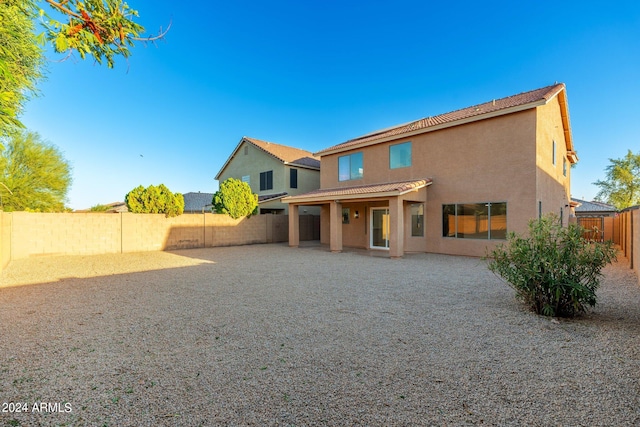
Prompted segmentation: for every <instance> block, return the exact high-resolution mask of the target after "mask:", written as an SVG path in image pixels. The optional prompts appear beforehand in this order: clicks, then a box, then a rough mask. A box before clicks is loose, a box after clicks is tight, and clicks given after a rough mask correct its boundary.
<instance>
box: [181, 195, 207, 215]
mask: <svg viewBox="0 0 640 427" xmlns="http://www.w3.org/2000/svg"><path fill="white" fill-rule="evenodd" d="M182 197H184V211H185V212H202V210H203V209H204V210H211V207H212V206H213V204H212V201H213V193H200V192H197V193H184V194H183V195H182Z"/></svg>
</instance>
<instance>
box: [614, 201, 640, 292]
mask: <svg viewBox="0 0 640 427" xmlns="http://www.w3.org/2000/svg"><path fill="white" fill-rule="evenodd" d="M616 220H618V221H619V233H620V237H619V239H620V250H621V251H622V253H623V254H624V256H625V258H627V259H628V260H629V262H630V264H631V268H632V269H633V270H634V271H635V273H636V275H637V276H638V281H639V282H640V206H634V207H632V208H628V209H625V210H624V211H622V212H621V213H620V215H619V216H618V217H617V218H616Z"/></svg>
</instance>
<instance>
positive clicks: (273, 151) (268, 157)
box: [216, 136, 320, 215]
mask: <svg viewBox="0 0 640 427" xmlns="http://www.w3.org/2000/svg"><path fill="white" fill-rule="evenodd" d="M227 178H235V179H239V180H242V181H244V182H246V183H248V184H249V186H250V187H251V191H253V192H254V193H255V194H257V195H258V209H259V211H260V213H261V214H265V213H271V214H285V215H286V214H287V213H288V211H289V205H288V204H287V203H282V198H283V197H285V196H287V195H290V196H291V195H297V194H301V193H307V192H309V191H312V190H316V189H318V188H320V159H319V158H318V157H316V156H314V155H313V154H312V153H310V152H309V151H305V150H301V149H299V148H294V147H287V146H286V145H280V144H274V143H273V142H266V141H261V140H259V139H255V138H249V137H246V136H245V137H243V138H242V139H241V140H240V142H239V143H238V145H237V146H236V148H235V149H234V150H233V152H232V153H231V156H229V158H228V159H227V161H226V162H225V164H224V165H223V166H222V168H221V169H220V172H218V174H217V175H216V179H217V180H218V181H220V182H223V181H224V180H226V179H227ZM304 213H307V214H315V215H319V214H320V210H319V208H317V207H315V208H314V207H309V208H305V212H304Z"/></svg>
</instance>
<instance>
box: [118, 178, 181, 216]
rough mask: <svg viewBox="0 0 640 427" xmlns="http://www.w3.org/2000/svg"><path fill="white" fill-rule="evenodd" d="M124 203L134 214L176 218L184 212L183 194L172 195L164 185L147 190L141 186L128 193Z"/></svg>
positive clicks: (153, 186)
mask: <svg viewBox="0 0 640 427" xmlns="http://www.w3.org/2000/svg"><path fill="white" fill-rule="evenodd" d="M124 202H125V203H126V205H127V208H129V212H133V213H162V214H165V216H166V217H174V216H178V215H182V213H183V212H184V197H183V196H182V194H180V193H175V194H174V193H172V192H171V190H169V189H168V188H167V187H166V186H165V185H164V184H160V185H158V186H155V185H150V186H148V187H147V188H144V187H143V186H142V185H139V186H137V187H136V188H134V189H133V190H131V191H130V192H129V193H127V195H126V196H125V198H124Z"/></svg>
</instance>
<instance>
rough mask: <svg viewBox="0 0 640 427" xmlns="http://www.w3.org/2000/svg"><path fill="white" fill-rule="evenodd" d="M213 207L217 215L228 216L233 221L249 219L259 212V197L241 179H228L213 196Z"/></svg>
mask: <svg viewBox="0 0 640 427" xmlns="http://www.w3.org/2000/svg"><path fill="white" fill-rule="evenodd" d="M212 203H213V207H214V209H215V211H216V212H217V213H222V214H228V215H229V216H230V217H231V218H233V219H238V218H241V217H243V216H246V217H247V218H249V217H250V216H251V215H254V214H256V213H257V212H258V195H257V194H253V193H252V192H251V187H250V186H249V184H247V183H246V182H242V181H240V180H239V179H235V178H228V179H226V180H225V181H223V182H222V183H221V184H220V189H219V190H218V191H216V193H215V194H214V195H213V200H212Z"/></svg>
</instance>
